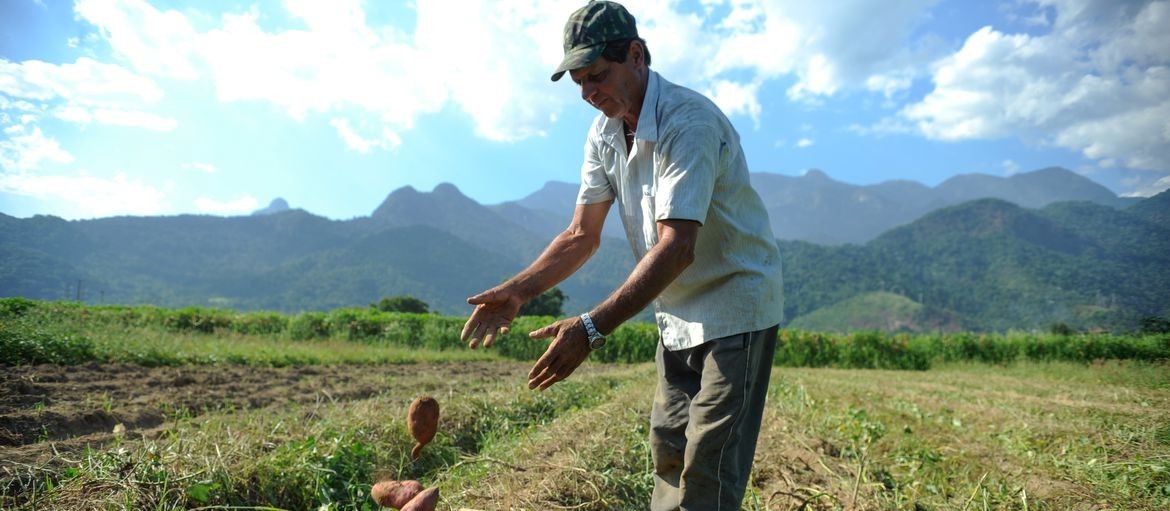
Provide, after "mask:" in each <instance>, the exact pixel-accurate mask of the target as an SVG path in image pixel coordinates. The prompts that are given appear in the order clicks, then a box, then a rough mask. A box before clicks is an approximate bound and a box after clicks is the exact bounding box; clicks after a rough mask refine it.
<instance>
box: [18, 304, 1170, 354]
mask: <svg viewBox="0 0 1170 511" xmlns="http://www.w3.org/2000/svg"><path fill="white" fill-rule="evenodd" d="M554 319H555V318H551V317H536V316H534V317H519V318H517V319H516V321H515V322H514V324H513V327H512V331H511V332H510V333H508V334H507V335H504V336H503V337H501V338H500V339H498V340H497V341H496V343H495V346H494V347H493V348H492V349H493V350H494V351H496V352H497V353H498V354H499V355H501V356H504V357H507V358H512V359H517V360H534V359H536V358H538V357H539V356H540V355H541V354H542V353H543V352H544V349H545V343H544V342H543V341H532V340H530V339H528V337H527V334H528V332H530V331H532V330H535V329H537V328H539V327H541V326H544V325H546V324H548V323H550V322H552V321H553V320H554ZM465 321H466V319H465V318H462V317H452V316H440V315H435V314H414V313H403V312H385V311H380V310H376V309H372V308H343V309H336V310H333V311H329V312H303V313H300V314H294V315H287V314H280V313H274V312H236V311H230V310H224V309H212V308H199V307H190V308H183V309H164V308H159V307H152V306H119V305H103V306H89V305H84V304H79V303H74V302H39V301H33V300H27V299H23V298H4V299H0V348H3V350H0V353H3V355H0V363H4V364H21V363H42V362H48V363H80V362H85V361H89V360H94V359H95V358H97V357H96V355H95V354H94V350H93V349H92V346H91V343H90V341H88V340H87V338H86V332H88V331H92V329H95V328H103V327H128V328H161V329H165V330H168V331H174V332H187V333H206V334H223V333H235V334H240V335H247V336H261V337H272V338H279V339H282V340H286V341H291V342H313V341H320V340H344V341H349V342H353V343H359V344H367V345H374V346H392V347H398V348H405V349H410V350H417V349H424V350H431V351H454V350H462V349H464V344H463V342H462V341H461V340H460V339H459V334H460V332H461V330H462V328H463V324H464V322H465ZM657 343H658V331H657V328H656V327H655V325H653V324H647V323H627V324H624V325H622V326H620V327H618V329H617V330H615V331H614V332H612V333H611V334H610V335H609V339H608V343H607V344H606V347H605V349H603V350H600V351H597V352H595V353H594V354H593V355H592V359H593V360H594V361H597V362H625V363H637V362H645V361H651V360H653V359H654V351H655V347H656V344H657ZM1017 360H1031V361H1066V362H1091V361H1094V360H1142V361H1161V360H1170V334H1145V335H1113V334H1093V333H1068V334H1056V333H1035V332H1009V333H1003V334H991V333H931V334H906V333H897V334H890V333H882V332H855V333H851V334H835V333H824V332H809V331H799V330H787V329H785V330H781V331H780V334H779V338H778V343H777V348H776V355H775V359H774V364H775V365H780V366H793V367H840V368H881V369H910V370H925V369H929V368H930V367H931V365H932V364H936V363H948V362H983V363H995V364H1002V363H1009V362H1013V361H1017Z"/></svg>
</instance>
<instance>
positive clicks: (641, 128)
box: [602, 69, 661, 145]
mask: <svg viewBox="0 0 1170 511" xmlns="http://www.w3.org/2000/svg"><path fill="white" fill-rule="evenodd" d="M647 71H648V72H649V76H648V77H647V80H646V95H645V97H643V98H642V111H641V112H640V113H638V131H637V133H635V134H634V138H635V139H637V140H645V141H647V142H657V141H658V93H659V90H660V88H661V85H660V83H659V79H658V73H657V72H655V71H654V70H652V69H647ZM602 135H603V136H604V137H605V139H606V140H607V141H609V142H610V143H612V144H615V145H616V144H618V141H620V140H621V139H622V120H621V119H611V118H608V117H607V118H606V120H605V128H603V129H602Z"/></svg>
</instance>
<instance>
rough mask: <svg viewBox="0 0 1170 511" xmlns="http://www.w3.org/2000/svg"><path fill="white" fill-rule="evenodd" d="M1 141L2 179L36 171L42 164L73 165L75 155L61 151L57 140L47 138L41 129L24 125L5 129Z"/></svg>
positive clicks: (0, 175)
mask: <svg viewBox="0 0 1170 511" xmlns="http://www.w3.org/2000/svg"><path fill="white" fill-rule="evenodd" d="M4 135H5V137H6V139H5V140H0V177H3V176H8V175H20V174H24V173H26V172H28V171H30V170H34V169H36V168H37V167H39V166H40V165H41V162H46V161H47V162H55V163H71V162H72V161H73V155H71V154H69V152H68V151H65V150H64V149H61V144H60V143H58V142H57V140H56V139H53V138H49V137H46V136H45V134H44V133H42V132H41V129H40V128H39V127H36V126H33V127H32V129H31V130H30V129H28V128H27V127H26V126H23V125H19V124H16V125H12V126H8V127H6V128H4Z"/></svg>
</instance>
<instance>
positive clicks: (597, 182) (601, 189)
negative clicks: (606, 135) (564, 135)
mask: <svg viewBox="0 0 1170 511" xmlns="http://www.w3.org/2000/svg"><path fill="white" fill-rule="evenodd" d="M600 145H601V144H600V143H599V140H598V139H597V137H594V136H591V137H587V139H586V141H585V157H584V158H583V159H582V162H581V189H580V190H578V192H577V204H597V203H599V202H606V201H610V200H613V198H614V191H613V184H612V183H610V180H609V176H608V175H606V173H605V172H606V166H605V162H604V161H602V155H601V153H602V151H601V147H600Z"/></svg>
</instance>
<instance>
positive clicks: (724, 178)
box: [462, 1, 783, 511]
mask: <svg viewBox="0 0 1170 511" xmlns="http://www.w3.org/2000/svg"><path fill="white" fill-rule="evenodd" d="M564 37H565V40H564V48H565V56H564V60H563V61H562V62H561V65H560V66H559V67H557V69H556V71H555V73H554V74H553V75H552V79H553V81H556V80H558V79H560V78H561V76H563V75H564V74H565V73H566V72H568V73H569V75H570V76H571V77H572V79H573V81H574V82H575V83H577V84H578V85H579V86H580V87H581V98H582V99H584V100H585V101H586V102H588V103H589V104H590V105H592V106H593V107H594V108H596V109H598V110H600V111H601V115H599V116H598V117H597V118H596V120H595V121H594V123H593V126H592V129H591V130H590V132H589V135H588V137H587V141H586V143H585V161H584V164H583V165H582V169H581V189H580V192H579V193H578V196H577V206H576V209H575V211H574V214H573V219H572V221H571V222H570V224H569V227H568V228H567V229H566V230H565V231H564V232H562V233H561V234H559V235H558V236H557V237H556V238H554V239H553V241H552V242H551V243H550V244H549V246H548V248H546V249H545V250H544V252H543V253H542V254H541V255H540V256H539V257H538V258H537V259H536V261H534V262H533V263H532V264H531V265H530V266H529V267H528V268H526V269H525V270H523V271H521V272H520V273H519V274H517V275H516V276H514V277H512V278H511V279H509V280H508V281H506V282H504V283H503V284H501V285H499V286H496V287H494V288H492V289H489V290H487V291H485V292H483V293H480V294H478V295H475V296H473V297H471V298H468V300H467V301H468V303H471V304H474V305H475V306H476V307H475V310H474V312H473V313H472V315H471V317H470V319H468V321H467V324H466V325H465V326H464V328H463V334H462V337H463V339H464V340H469V341H470V342H469V345H470V347H471V348H473V349H474V348H476V347H477V346H478V345H479V344H480V343H481V341H482V344H483V345H484V346H490V345H491V344H492V342H493V341H494V340H495V338H496V336H497V335H500V334H503V333H506V332H507V330H508V328H509V327H510V326H511V322H512V320H513V318H514V317H515V316H516V313H517V311H518V310H519V308H520V305H521V304H522V303H524V302H525V301H527V300H531V299H532V298H535V297H536V296H538V295H539V294H540V293H541V292H543V291H545V290H547V289H549V288H551V287H552V286H553V285H555V284H556V283H558V282H560V281H562V280H564V279H565V278H567V277H568V276H569V275H571V274H572V273H573V272H575V271H576V270H577V269H578V268H580V267H581V265H582V264H584V263H585V261H586V260H588V259H589V257H590V256H592V254H593V253H594V251H595V250H596V249H597V247H598V244H599V243H600V242H601V230H602V224H603V222H604V220H605V216H606V214H607V213H608V212H609V209H610V206H611V205H613V204H614V203H615V202H616V204H617V206H618V211H619V213H620V214H621V217H622V220H623V222H624V224H625V228H626V235H627V237H628V238H629V241H630V244H631V246H632V247H633V250H634V254H635V257H636V259H637V261H638V262H637V264H636V265H635V268H634V270H633V271H632V272H631V273H630V275H629V277H627V278H626V280H625V282H624V283H622V285H621V286H620V287H618V289H617V290H615V291H614V292H613V293H612V294H611V295H610V296H609V297H608V298H606V299H605V301H603V302H602V303H601V304H599V305H597V306H596V307H595V308H593V310H590V311H589V312H588V313H585V314H581V315H580V316H579V317H571V318H567V319H563V320H561V321H558V322H556V323H553V324H551V325H548V326H545V327H544V328H541V329H539V330H536V331H534V332H532V333H530V334H529V335H530V336H531V337H532V338H534V339H544V338H551V339H552V342H551V343H550V344H549V347H548V349H547V351H545V353H544V355H543V356H541V358H540V360H538V361H537V362H536V364H535V365H534V366H533V367H532V370H531V372H530V373H529V375H528V377H529V381H528V386H529V388H533V389H535V388H539V389H541V390H543V389H546V388H548V387H549V386H551V385H553V384H554V383H556V382H559V381H561V380H564V379H565V378H568V377H569V375H570V374H572V373H573V371H574V370H575V369H576V368H577V367H578V366H579V365H580V364H581V363H582V362H583V361H584V360H585V358H586V357H588V356H589V353H590V351H591V350H593V349H601V347H602V345H603V344H604V340H605V338H604V335H605V334H607V333H609V332H612V331H613V330H614V329H615V328H617V326H618V325H620V324H621V323H622V322H624V321H626V320H627V319H629V318H631V317H632V316H634V315H635V314H637V313H638V311H640V310H642V309H643V308H644V307H646V306H647V305H649V304H650V303H651V302H653V305H654V311H655V318H656V321H657V323H658V328H659V333H660V335H661V341H660V343H659V346H658V354H657V357H656V358H657V368H658V389H657V391H656V395H655V398H654V405H653V409H652V412H651V439H650V441H651V450H652V455H653V458H654V467H655V468H654V470H655V474H654V481H655V486H654V493H653V496H652V503H651V509H654V510H660V509H661V510H665V509H689V510H704V511H710V510H738V509H739V508H740V503H741V501H742V500H743V494H744V491H745V489H746V486H747V482H748V475H749V472H750V471H751V463H752V457H753V454H754V452H755V447H756V439H757V437H758V435H759V426H760V419H761V416H762V413H763V407H764V398H765V395H766V394H767V387H768V376H769V373H770V369H771V360H772V354H773V351H774V349H775V342H776V330H777V325H778V324H779V322H780V320H781V319H782V314H783V313H782V308H783V295H782V290H781V281H780V254H779V251H778V250H777V247H776V243H775V240H774V238H773V237H772V229H771V226H770V224H769V222H768V215H767V212H766V211H765V210H764V206H763V203H762V202H761V201H760V198H759V196H758V195H757V194H756V192H755V191H754V190H753V189H752V188H751V185H750V183H749V182H748V169H747V164H746V162H745V160H744V156H743V153H742V150H741V148H740V144H739V136H738V135H737V134H736V132H735V130H734V128H732V126H731V124H730V122H729V121H728V120H727V118H726V117H725V116H724V115H723V113H722V112H720V111H719V109H718V108H717V107H716V106H715V105H714V104H713V103H712V102H711V101H710V100H708V99H707V98H705V97H703V96H701V95H700V94H698V93H696V92H694V91H691V90H689V89H686V88H683V87H680V86H677V85H674V84H672V83H670V82H668V81H666V80H665V79H662V78H661V77H659V76H658V74H657V73H656V72H654V71H651V70H650V68H649V66H650V52H649V51H648V50H647V48H646V42H645V41H644V40H643V39H641V38H640V37H639V36H638V32H637V27H636V25H635V22H634V17H633V16H631V15H630V13H629V12H628V11H626V9H625V8H624V7H622V6H621V5H619V4H617V3H613V2H602V1H594V2H590V3H589V4H588V5H586V6H585V7H583V8H581V9H579V10H578V11H576V12H574V13H573V14H572V15H571V16H570V17H569V21H568V22H567V23H566V25H565V36H564Z"/></svg>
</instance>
